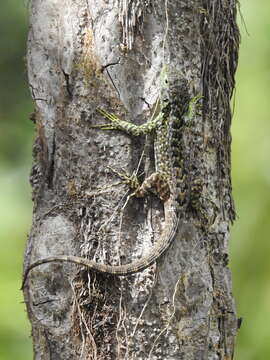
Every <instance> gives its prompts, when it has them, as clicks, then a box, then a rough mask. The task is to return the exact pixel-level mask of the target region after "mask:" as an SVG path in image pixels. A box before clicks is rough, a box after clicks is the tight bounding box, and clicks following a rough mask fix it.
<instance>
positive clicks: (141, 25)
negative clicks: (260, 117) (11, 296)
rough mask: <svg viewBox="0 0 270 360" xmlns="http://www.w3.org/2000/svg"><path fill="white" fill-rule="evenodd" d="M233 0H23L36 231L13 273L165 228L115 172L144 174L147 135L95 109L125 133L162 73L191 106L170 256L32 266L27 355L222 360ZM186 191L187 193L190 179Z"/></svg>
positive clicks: (145, 244) (228, 320) (121, 247)
mask: <svg viewBox="0 0 270 360" xmlns="http://www.w3.org/2000/svg"><path fill="white" fill-rule="evenodd" d="M236 6H237V0H201V1H198V0H188V1H187V0H167V1H166V0H152V1H151V0H148V1H147V0H146V1H145V0H118V1H115V0H106V1H100V0H92V1H90V0H88V1H87V0H84V1H82V0H76V1H71V0H51V1H42V0H32V4H31V18H30V25H31V27H30V31H29V40H28V74H29V85H30V89H31V92H32V96H33V99H34V103H35V112H34V116H33V117H32V119H33V121H34V122H35V127H36V139H35V142H34V147H33V156H34V165H33V169H32V174H31V183H32V187H33V202H34V214H33V225H32V230H31V233H30V236H29V240H28V244H27V249H26V252H25V264H24V266H25V268H27V266H29V265H30V264H31V263H33V262H34V261H35V260H37V259H39V258H45V257H47V256H52V255H59V254H64V255H77V256H83V257H87V258H89V259H95V260H96V261H97V262H103V263H110V264H119V263H127V262H130V261H132V260H134V259H137V258H140V257H141V256H142V255H143V254H144V253H145V252H147V250H148V249H149V248H150V247H151V246H153V244H154V243H155V241H156V239H157V238H158V237H159V234H160V232H161V230H162V226H163V205H162V203H161V202H160V201H159V200H158V198H157V196H155V195H149V196H147V197H145V198H144V199H135V198H130V199H129V200H128V201H127V194H128V191H129V188H128V186H127V185H126V184H125V183H124V182H121V181H120V180H119V177H118V176H117V174H116V173H115V171H113V170H112V169H111V168H114V169H116V170H117V171H119V172H120V173H124V172H125V173H127V174H132V173H133V172H134V173H136V174H138V176H139V179H140V180H143V179H144V178H145V177H146V176H147V175H149V174H151V173H152V172H153V171H154V156H153V139H152V137H151V136H147V137H146V138H144V137H139V138H133V137H131V136H129V135H127V134H125V133H122V132H120V131H109V130H107V131H104V130H101V129H99V128H95V127H93V125H96V124H101V123H104V122H106V120H104V119H103V118H102V116H101V114H100V113H98V111H97V108H100V109H104V110H106V111H109V112H113V113H115V114H117V116H119V117H120V118H125V119H126V120H128V121H131V122H134V123H136V124H141V123H144V122H145V121H147V119H149V117H150V116H151V113H152V112H153V109H154V107H155V104H156V102H157V99H158V96H159V74H160V71H161V68H162V67H163V65H164V64H168V66H169V67H172V68H175V69H177V70H179V73H180V72H181V74H182V76H184V77H185V78H186V79H188V81H189V91H190V94H191V96H192V97H194V96H198V95H201V96H202V98H201V100H200V101H201V103H202V107H201V111H198V112H197V113H196V116H195V118H194V120H193V121H191V122H187V123H186V126H185V128H184V129H183V145H182V147H183V151H182V155H183V163H184V166H185V169H186V182H187V183H188V184H189V186H191V185H190V184H195V183H196V184H201V185H202V190H201V191H199V192H197V193H196V189H195V190H194V189H193V190H194V191H195V195H194V194H193V197H192V196H191V199H190V204H189V206H188V207H187V208H186V211H185V213H184V214H183V218H182V219H181V222H180V226H179V229H178V233H177V235H176V237H175V239H174V241H173V244H172V246H171V247H170V249H169V250H168V251H167V252H166V253H165V255H164V256H162V258H161V259H160V260H159V261H158V263H157V264H155V265H152V266H150V267H149V268H147V269H146V270H144V271H142V272H140V273H137V274H135V275H132V276H127V277H120V278H119V277H114V276H106V275H102V274H98V273H94V272H91V271H87V270H85V269H84V268H80V267H79V266H77V265H73V264H66V263H65V264H63V263H50V264H46V265H42V266H40V267H37V268H35V269H34V270H33V271H32V272H31V274H30V276H29V279H28V282H27V285H26V287H25V291H24V296H25V300H26V304H27V311H28V316H29V319H30V321H31V323H32V336H33V343H34V354H35V359H99V360H100V359H128V360H130V359H134V360H139V359H162V360H164V359H169V360H173V359H185V360H186V359H194V360H198V359H213V360H214V359H226V360H228V359H232V358H233V351H234V339H235V335H236V332H237V318H236V313H235V306H234V301H233V297H232V294H231V278H230V271H229V269H228V240H229V227H230V223H231V222H232V221H233V220H234V217H235V214H234V208H233V201H232V195H231V179H230V122H231V111H230V98H231V95H232V92H233V88H234V73H235V70H236V66H237V56H238V44H239V33H238V28H237V26H236V22H235V21H236ZM191 187H192V186H191Z"/></svg>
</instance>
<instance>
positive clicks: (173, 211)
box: [21, 200, 179, 289]
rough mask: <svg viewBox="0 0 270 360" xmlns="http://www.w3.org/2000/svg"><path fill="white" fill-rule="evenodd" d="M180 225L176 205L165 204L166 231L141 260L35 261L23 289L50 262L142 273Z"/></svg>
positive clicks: (75, 258) (74, 258) (117, 272)
mask: <svg viewBox="0 0 270 360" xmlns="http://www.w3.org/2000/svg"><path fill="white" fill-rule="evenodd" d="M167 203H170V200H168V202H167ZM178 223H179V216H178V214H177V208H176V207H175V203H174V202H173V204H171V205H167V204H165V229H164V231H163V232H162V234H161V236H160V239H159V240H158V242H157V243H156V244H155V245H154V246H153V248H152V249H151V250H150V251H149V253H148V254H146V255H145V256H143V257H142V258H141V259H139V260H135V261H133V262H131V263H129V264H125V265H104V264H98V263H96V262H95V261H93V260H89V259H85V258H82V257H79V256H72V255H69V256H65V255H59V256H51V257H48V258H45V259H40V260H37V261H35V262H34V263H33V264H32V265H30V266H29V267H28V268H27V269H26V271H25V273H24V276H23V282H22V287H21V289H23V288H24V285H25V283H26V280H27V277H28V274H29V272H30V271H31V270H32V269H34V268H35V267H36V266H39V265H42V264H46V263H49V262H71V263H74V264H78V265H82V266H85V267H86V268H88V269H90V270H93V271H97V272H100V273H105V274H110V275H115V276H125V275H131V274H134V273H137V272H139V271H142V270H144V269H146V268H147V267H149V266H150V265H152V264H153V263H154V262H155V261H156V260H157V259H158V258H159V257H160V256H161V255H162V254H163V253H164V252H165V251H166V250H167V249H168V247H169V246H170V244H171V242H172V240H173V238H174V236H175V233H176V231H177V228H178Z"/></svg>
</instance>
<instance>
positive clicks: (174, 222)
mask: <svg viewBox="0 0 270 360" xmlns="http://www.w3.org/2000/svg"><path fill="white" fill-rule="evenodd" d="M192 101H193V99H191V98H190V95H189V91H188V81H187V80H186V79H185V77H184V76H183V75H182V74H181V73H179V72H177V71H176V70H174V69H168V67H167V66H164V67H163V69H162V70H161V74H160V94H159V110H158V112H157V114H156V115H155V116H152V117H151V118H150V120H148V121H147V122H146V123H144V124H142V125H135V124H133V123H131V122H128V121H124V120H121V119H119V118H118V117H117V116H116V115H114V114H111V113H108V112H106V111H104V110H101V109H97V110H98V111H99V113H101V114H102V115H103V116H104V117H105V118H107V119H108V120H109V121H110V123H109V124H103V125H97V126H95V127H99V128H101V129H103V130H121V131H124V132H126V133H128V134H130V135H132V136H140V135H145V134H148V133H154V154H155V172H153V173H152V174H151V175H150V176H149V177H148V178H146V179H145V180H144V181H143V183H142V185H141V186H138V188H137V189H136V190H135V191H134V193H133V194H132V195H134V196H137V197H143V196H144V195H145V194H146V193H147V192H148V191H149V190H150V189H151V188H153V187H154V186H155V187H156V190H157V193H158V195H159V197H160V199H161V200H162V201H163V202H164V215H165V225H164V229H163V231H162V233H161V236H160V237H159V240H158V241H157V242H156V243H155V244H154V245H153V247H152V248H151V249H150V251H149V252H148V253H147V254H146V255H145V256H142V257H141V258H140V259H138V260H135V261H133V262H130V263H128V264H123V265H106V264H100V263H97V262H95V261H93V260H89V259H87V258H82V257H78V256H72V255H68V256H65V255H58V256H57V255H56V256H51V257H47V258H44V259H40V260H37V261H35V262H34V263H32V264H31V265H30V266H29V267H28V268H27V269H26V271H25V273H24V275H23V283H22V288H23V287H24V285H25V282H26V279H27V277H28V274H29V272H30V271H31V270H32V269H33V268H35V267H36V266H39V265H41V264H45V263H49V262H71V263H76V264H78V265H81V266H85V267H86V268H88V269H91V270H93V271H97V272H101V273H105V274H111V275H118V276H125V275H130V274H134V273H137V272H139V271H142V270H144V269H146V268H147V267H149V266H150V265H152V264H153V263H154V262H155V261H156V260H157V259H158V258H159V257H160V256H161V255H162V254H163V253H164V252H165V251H166V250H167V249H168V247H169V246H170V244H171V243H172V241H173V239H174V237H175V235H176V232H177V229H178V226H179V221H180V217H181V213H183V211H184V210H183V208H184V203H185V190H184V191H182V190H183V188H184V186H183V182H184V175H183V171H182V159H181V141H182V128H183V122H184V117H185V116H186V114H188V113H189V112H190V110H191V104H192ZM194 102H196V101H194Z"/></svg>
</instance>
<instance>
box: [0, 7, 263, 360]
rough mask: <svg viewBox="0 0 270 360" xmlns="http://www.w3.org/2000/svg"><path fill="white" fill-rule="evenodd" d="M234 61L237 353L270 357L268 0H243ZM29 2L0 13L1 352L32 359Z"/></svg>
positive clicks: (252, 359) (4, 358) (4, 357)
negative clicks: (26, 282) (26, 261)
mask: <svg viewBox="0 0 270 360" xmlns="http://www.w3.org/2000/svg"><path fill="white" fill-rule="evenodd" d="M241 9H242V13H243V16H244V19H245V22H246V26H247V29H248V33H249V35H248V34H247V32H246V30H245V27H244V25H243V23H241V19H240V18H239V24H240V28H241V32H242V44H241V51H240V62H239V67H238V72H237V89H236V105H235V115H234V119H233V126H232V134H233V148H232V152H233V157H232V165H233V189H234V198H235V202H236V207H237V213H238V219H237V221H236V222H235V225H234V227H233V229H232V239H231V269H232V272H233V287H234V296H235V299H236V303H237V310H238V316H242V317H243V318H244V321H243V324H242V327H241V330H240V332H239V335H238V337H237V347H236V354H235V359H236V360H258V359H270V260H269V258H268V256H269V254H270V241H269V240H270V236H269V234H270V216H269V214H270V196H269V193H270V161H269V155H270V121H269V113H270V110H269V109H268V110H267V106H268V105H269V108H270V100H269V97H270V40H269V37H270V2H269V0H259V1H254V0H241ZM27 27H28V24H27V2H26V1H25V2H24V1H22V0H21V1H18V0H9V1H3V2H2V3H1V13H0V34H1V36H0V70H1V82H0V193H1V202H0V246H1V252H0V286H1V288H0V359H1V360H14V359H16V360H26V359H32V345H31V339H30V336H29V335H30V326H29V323H28V321H27V317H26V313H25V308H24V304H23V298H22V294H21V292H20V291H19V288H20V283H21V272H22V261H23V252H24V245H25V241H26V237H27V232H28V231H29V229H30V224H31V211H32V208H31V207H32V204H31V189H30V186H29V183H28V178H29V172H30V167H31V147H32V141H33V125H32V123H31V121H30V120H29V119H28V116H29V114H30V113H31V112H32V109H33V106H32V102H31V99H30V95H29V92H28V88H27V76H26V69H25V60H24V56H25V46H26V37H27Z"/></svg>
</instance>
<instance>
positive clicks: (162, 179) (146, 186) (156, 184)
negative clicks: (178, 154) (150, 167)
mask: <svg viewBox="0 0 270 360" xmlns="http://www.w3.org/2000/svg"><path fill="white" fill-rule="evenodd" d="M153 189H155V190H156V193H157V195H158V197H159V198H160V199H161V200H162V201H163V202H164V201H166V200H168V198H169V196H170V188H169V184H168V180H167V176H166V175H165V174H164V173H161V172H154V173H152V174H151V175H150V176H148V177H147V178H146V179H145V180H144V181H143V183H142V185H141V186H140V187H139V188H138V189H137V190H136V191H135V192H134V195H135V196H136V197H144V196H145V195H146V194H147V193H149V192H153Z"/></svg>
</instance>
